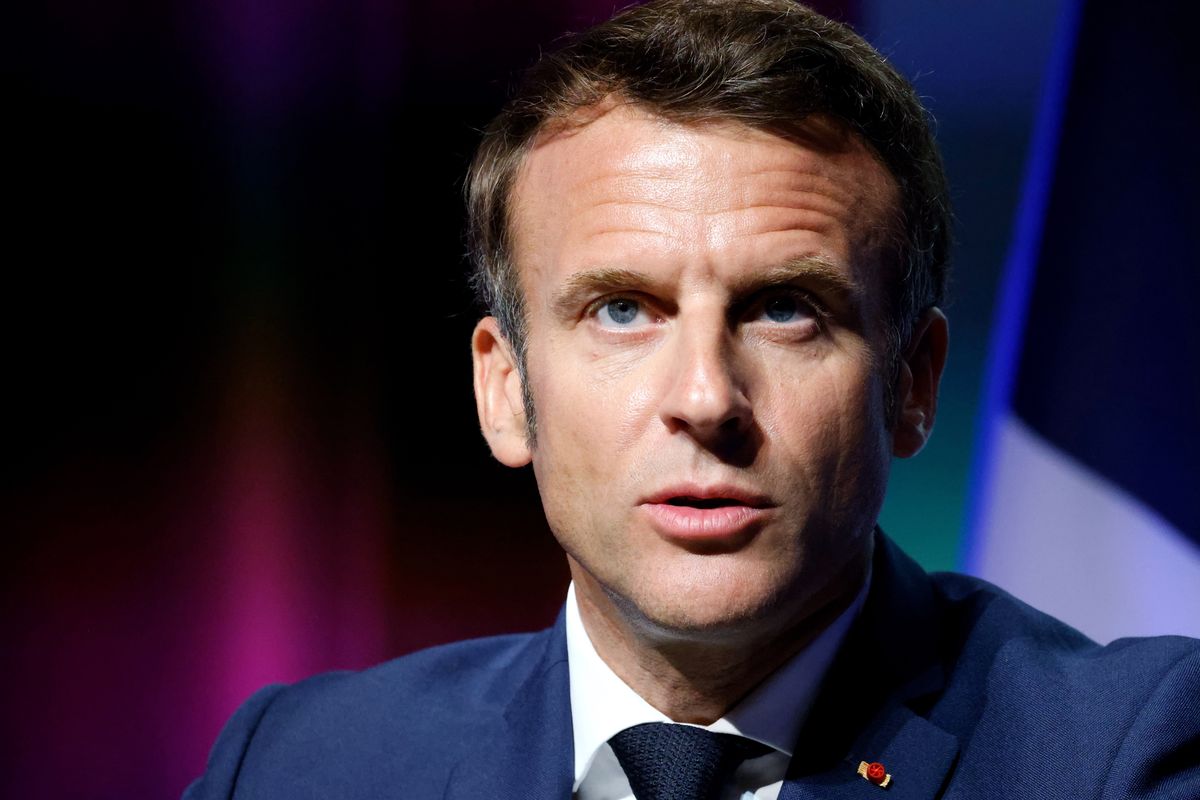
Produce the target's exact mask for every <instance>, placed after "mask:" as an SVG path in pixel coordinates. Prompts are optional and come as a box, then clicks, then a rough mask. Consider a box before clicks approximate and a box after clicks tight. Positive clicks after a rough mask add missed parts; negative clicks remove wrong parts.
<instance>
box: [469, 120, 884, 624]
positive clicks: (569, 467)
mask: <svg viewBox="0 0 1200 800" xmlns="http://www.w3.org/2000/svg"><path fill="white" fill-rule="evenodd" d="M817 139H820V140H821V141H822V144H821V145H820V146H819V147H818V146H817V145H815V144H814V145H813V146H808V145H804V144H797V143H796V142H795V141H791V140H785V139H783V138H780V137H777V136H774V135H771V134H769V133H765V132H762V131H756V130H752V129H749V128H747V127H744V126H741V125H736V124H723V125H705V126H699V125H680V124H675V123H671V122H666V121H664V120H662V119H660V118H658V117H655V116H652V115H650V114H648V113H646V112H643V111H638V110H635V109H632V108H629V107H618V108H616V109H615V110H611V111H608V112H607V113H605V114H603V115H601V116H599V118H598V119H596V120H594V121H592V122H590V123H589V124H587V125H585V126H584V127H582V128H580V129H577V130H575V131H573V132H572V133H570V134H566V135H559V136H557V137H553V138H549V139H548V140H546V141H544V142H542V143H540V144H539V145H538V146H537V147H535V149H534V150H533V151H532V152H531V153H530V155H529V156H528V158H527V160H526V163H525V164H524V166H523V169H522V171H521V173H520V175H519V177H518V181H517V185H516V191H515V205H514V258H515V263H516V264H517V266H518V270H519V272H520V276H521V281H522V287H523V289H524V292H525V296H526V308H527V315H528V350H527V369H526V380H528V381H529V389H530V390H531V393H532V397H533V401H534V405H535V408H536V413H537V420H538V428H537V429H538V438H537V443H536V447H532V448H530V447H529V446H528V445H527V444H526V443H525V442H524V439H523V438H522V437H521V436H520V432H521V431H523V422H521V421H520V420H519V418H520V415H521V398H520V389H519V380H520V378H519V376H518V375H517V373H516V371H515V370H513V369H511V363H510V362H511V357H510V354H509V352H508V350H507V349H506V348H505V347H503V346H501V343H500V341H499V335H498V332H497V331H496V329H495V326H494V321H491V322H489V321H488V320H485V321H484V322H483V323H481V326H480V328H479V329H477V332H476V341H475V354H476V360H477V369H476V391H477V394H481V395H482V398H481V400H480V409H481V418H482V419H483V424H484V431H485V434H486V435H487V436H488V439H489V441H490V442H491V444H492V446H493V451H494V452H496V454H497V456H498V457H499V458H500V460H501V461H504V462H505V463H508V464H512V465H518V464H520V463H523V462H525V461H528V460H532V463H533V467H534V471H535V474H536V477H537V483H538V487H539V491H540V492H541V497H542V501H543V504H544V506H545V511H546V515H547V518H548V520H549V523H550V527H551V528H552V530H553V531H554V533H555V535H556V536H557V538H558V539H559V541H560V543H561V544H562V546H563V548H564V549H565V550H566V552H567V554H568V557H569V560H570V565H571V571H572V576H573V578H574V580H575V581H576V586H577V591H578V592H579V595H580V597H581V601H582V602H596V603H604V602H608V603H612V604H615V606H614V607H618V608H621V609H623V610H624V611H625V612H627V613H629V614H630V615H632V616H633V617H635V618H636V621H638V622H640V623H642V624H644V625H647V626H649V627H650V628H651V629H654V630H657V631H659V632H660V633H662V634H664V635H669V636H684V637H695V636H705V635H720V634H722V633H729V632H734V631H743V630H745V629H746V628H747V626H750V627H754V625H755V624H760V625H762V626H766V628H778V627H779V626H780V625H783V624H786V621H787V620H788V619H795V618H796V617H797V615H803V614H804V613H805V612H806V610H807V611H811V610H812V609H813V608H814V607H815V606H816V605H819V603H820V602H824V601H826V600H828V599H830V598H829V594H830V591H831V588H832V587H833V584H834V583H835V582H836V581H837V580H838V579H839V576H840V577H842V578H844V576H845V575H846V574H847V572H848V571H851V572H852V571H853V569H852V567H853V565H855V564H858V563H860V562H861V559H862V557H863V555H864V554H865V553H866V552H867V551H868V550H869V541H870V536H871V532H872V528H873V525H874V521H875V519H876V516H877V514H878V511H879V507H880V505H881V503H882V499H883V491H884V486H885V483H886V478H887V472H888V465H889V460H890V456H891V453H892V451H893V445H894V442H893V436H892V433H891V432H890V431H889V426H888V425H887V424H886V420H885V415H884V410H883V397H884V386H883V383H882V381H883V375H882V372H881V365H882V364H883V363H884V361H885V357H884V356H885V354H884V352H883V342H884V338H885V337H884V332H883V331H884V328H883V320H884V314H885V308H884V297H885V292H884V282H885V276H884V275H883V274H882V273H883V270H882V267H881V265H880V254H881V252H882V251H883V247H884V242H885V241H886V240H887V237H888V235H889V229H888V227H887V226H888V224H889V221H890V220H891V219H892V217H893V213H892V212H893V209H894V204H895V202H896V200H895V198H896V189H895V185H894V182H893V181H892V179H891V178H890V176H889V175H888V173H887V171H886V170H885V169H884V168H883V167H882V166H881V165H880V164H879V163H878V162H877V161H876V160H875V158H874V157H873V156H872V155H871V153H870V152H869V151H868V149H867V148H866V147H865V146H864V145H862V144H861V142H859V140H858V139H857V138H855V137H852V136H848V135H845V134H843V133H841V132H840V131H839V130H838V129H837V128H835V127H834V126H832V125H824V126H821V125H820V122H819V121H817V122H815V123H814V141H816V140H817ZM481 331H482V333H481ZM488 359H496V361H494V362H489V361H488ZM504 359H508V360H507V361H506V360H504ZM501 362H502V363H504V364H507V365H508V366H507V367H505V368H503V369H502V368H499V367H494V366H493V367H492V368H489V367H487V366H486V365H487V364H489V363H491V364H493V365H494V364H495V363H501ZM481 363H482V364H483V365H484V366H483V367H481ZM481 369H482V371H481ZM489 370H490V371H489ZM489 376H490V377H489ZM489 387H491V388H489ZM506 414H507V415H509V416H508V417H505V415H506ZM855 574H857V573H855Z"/></svg>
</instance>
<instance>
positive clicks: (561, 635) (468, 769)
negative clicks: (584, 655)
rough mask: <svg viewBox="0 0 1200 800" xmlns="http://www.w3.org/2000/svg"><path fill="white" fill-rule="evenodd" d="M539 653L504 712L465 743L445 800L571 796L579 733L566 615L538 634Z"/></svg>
mask: <svg viewBox="0 0 1200 800" xmlns="http://www.w3.org/2000/svg"><path fill="white" fill-rule="evenodd" d="M539 640H540V641H539V644H540V645H541V646H542V648H543V649H542V650H541V652H540V653H536V654H534V659H533V660H534V663H533V665H532V669H531V670H530V673H529V674H528V677H527V678H526V679H525V680H524V681H523V682H522V683H520V685H518V686H517V688H516V690H515V691H514V692H513V695H512V699H511V700H510V701H509V702H508V703H507V706H506V707H505V709H504V712H503V714H502V715H499V716H497V717H496V718H495V719H494V720H493V721H492V723H491V724H490V725H488V726H487V727H486V729H485V730H484V731H483V732H482V733H481V734H480V735H479V736H478V738H477V739H476V740H475V741H473V742H465V743H463V749H464V750H465V751H466V753H467V755H466V756H465V757H464V758H463V759H462V760H461V761H459V763H458V764H457V765H456V766H455V768H454V770H453V772H452V773H451V775H450V779H449V781H448V783H447V786H446V792H445V795H444V796H445V798H446V800H468V799H469V800H479V798H481V797H564V798H565V797H570V796H571V785H572V783H573V782H574V763H575V762H574V759H575V755H574V736H573V733H572V729H571V693H570V684H569V680H568V675H567V644H566V623H565V618H564V617H563V615H562V614H560V615H559V618H558V621H557V622H556V623H555V625H554V627H553V628H551V629H550V630H549V631H546V632H545V633H544V634H542V635H541V636H540V637H539Z"/></svg>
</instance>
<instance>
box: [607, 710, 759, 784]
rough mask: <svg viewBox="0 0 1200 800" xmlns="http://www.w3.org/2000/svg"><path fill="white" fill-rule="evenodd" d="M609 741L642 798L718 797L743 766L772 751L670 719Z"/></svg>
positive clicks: (633, 730) (635, 726)
mask: <svg viewBox="0 0 1200 800" xmlns="http://www.w3.org/2000/svg"><path fill="white" fill-rule="evenodd" d="M608 743H609V744H610V745H611V746H612V749H613V752H614V753H616V754H617V760H618V761H620V762H621V768H622V769H623V770H625V776H626V777H627V778H629V786H630V788H632V789H633V796H634V797H636V798H637V800H715V798H717V797H718V796H719V793H720V791H721V787H722V786H723V785H724V783H725V781H726V780H728V778H729V777H730V776H731V775H732V774H733V772H734V770H736V769H737V768H738V765H739V764H741V763H742V762H743V761H745V760H746V759H748V758H757V757H758V756H762V755H766V754H767V753H769V752H771V748H770V747H768V746H766V745H765V744H760V743H758V742H755V741H753V740H751V739H746V738H744V737H741V736H734V735H732V734H728V733H713V732H712V731H706V730H704V729H703V728H695V727H692V726H691V725H672V724H670V723H666V722H646V723H643V724H641V725H634V726H633V727H632V728H626V729H625V730H623V731H621V732H620V733H618V734H617V735H616V736H614V737H612V738H611V739H609V740H608Z"/></svg>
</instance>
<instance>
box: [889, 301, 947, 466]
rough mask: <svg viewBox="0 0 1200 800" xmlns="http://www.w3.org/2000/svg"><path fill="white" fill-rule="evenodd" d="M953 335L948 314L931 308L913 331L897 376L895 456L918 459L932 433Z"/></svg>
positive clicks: (894, 431) (893, 450)
mask: <svg viewBox="0 0 1200 800" xmlns="http://www.w3.org/2000/svg"><path fill="white" fill-rule="evenodd" d="M949 341H950V332H949V325H948V324H947V322H946V315H945V314H943V313H942V311H941V309H939V308H937V307H932V308H930V309H928V310H927V311H926V312H925V313H924V314H922V315H921V318H920V320H918V321H917V324H916V326H915V327H914V328H913V333H912V337H911V338H910V339H909V343H908V347H907V348H906V350H905V352H904V354H903V358H902V359H901V361H900V369H899V370H898V372H897V375H896V395H895V397H896V420H895V423H896V424H895V426H894V428H893V430H892V453H893V455H896V456H898V457H900V458H909V457H910V456H915V455H916V454H917V453H919V452H920V451H921V448H923V447H924V446H925V442H926V441H928V440H929V436H930V434H931V433H932V432H933V421H934V417H935V416H937V400H938V387H939V386H940V385H941V380H942V370H943V369H944V368H945V366H946V352H947V350H948V348H949Z"/></svg>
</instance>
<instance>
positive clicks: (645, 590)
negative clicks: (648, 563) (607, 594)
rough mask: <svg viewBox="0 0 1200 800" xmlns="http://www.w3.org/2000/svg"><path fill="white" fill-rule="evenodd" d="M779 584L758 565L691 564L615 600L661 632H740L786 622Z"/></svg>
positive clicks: (692, 635) (701, 635)
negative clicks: (708, 566) (704, 566)
mask: <svg viewBox="0 0 1200 800" xmlns="http://www.w3.org/2000/svg"><path fill="white" fill-rule="evenodd" d="M787 594H788V593H787V592H786V591H785V590H784V589H783V587H780V586H777V585H775V584H774V583H773V582H771V581H769V580H766V576H764V575H762V574H759V571H757V570H745V569H729V568H728V567H727V566H726V567H723V568H718V569H690V570H685V571H682V572H681V573H679V574H675V575H663V574H659V575H656V576H654V578H652V579H648V580H646V581H645V582H643V583H641V584H640V586H639V588H638V590H637V591H635V592H633V593H632V596H631V597H628V598H627V599H626V600H624V601H621V600H618V602H619V603H620V604H621V605H622V606H625V610H626V612H627V616H629V617H630V618H631V619H634V620H636V621H638V622H640V624H641V625H642V626H644V627H645V628H646V629H648V630H649V631H652V632H654V633H655V634H656V635H658V636H660V637H663V638H675V639H688V640H696V639H706V640H710V641H711V640H712V639H714V638H715V639H721V638H744V637H746V636H747V635H748V634H751V633H752V632H757V631H760V630H762V629H764V628H772V627H775V626H777V625H781V624H786V622H785V621H784V620H782V619H781V616H782V615H783V614H784V613H785V609H784V605H785V604H784V603H783V602H781V601H782V600H783V598H784V597H786V596H787Z"/></svg>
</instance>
